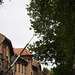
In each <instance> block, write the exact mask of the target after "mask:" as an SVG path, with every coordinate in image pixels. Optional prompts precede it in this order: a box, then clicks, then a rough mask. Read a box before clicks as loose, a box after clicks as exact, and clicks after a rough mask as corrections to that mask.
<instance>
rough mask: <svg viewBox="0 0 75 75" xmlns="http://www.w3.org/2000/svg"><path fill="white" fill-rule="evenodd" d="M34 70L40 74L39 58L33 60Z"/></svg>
mask: <svg viewBox="0 0 75 75" xmlns="http://www.w3.org/2000/svg"><path fill="white" fill-rule="evenodd" d="M32 70H33V75H40V71H41V65H40V64H39V62H38V61H37V60H33V61H32Z"/></svg>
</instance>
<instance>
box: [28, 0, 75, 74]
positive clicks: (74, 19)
mask: <svg viewBox="0 0 75 75" xmlns="http://www.w3.org/2000/svg"><path fill="white" fill-rule="evenodd" d="M27 10H28V12H29V13H28V15H29V16H30V18H31V28H33V29H34V31H35V33H38V34H39V35H40V37H41V39H40V40H39V41H36V42H35V43H33V45H30V47H29V48H30V49H31V50H32V51H34V52H35V53H36V56H37V55H38V57H36V58H38V60H45V61H48V60H49V61H52V60H53V59H55V64H56V65H57V66H58V68H60V70H61V71H60V73H62V70H63V68H65V69H68V71H69V74H68V75H70V72H71V70H72V66H73V62H74V50H75V1H74V0H44V1H43V0H31V2H30V4H29V5H28V8H27ZM62 65H63V66H62ZM58 68H56V69H58ZM64 71H66V70H64ZM57 72H58V71H57ZM66 74H67V73H66V72H64V75H66ZM61 75H63V74H61Z"/></svg>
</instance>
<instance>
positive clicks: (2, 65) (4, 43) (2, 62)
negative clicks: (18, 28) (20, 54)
mask: <svg viewBox="0 0 75 75" xmlns="http://www.w3.org/2000/svg"><path fill="white" fill-rule="evenodd" d="M13 55H14V52H13V48H12V44H11V41H10V40H9V39H8V38H6V37H5V36H4V35H2V34H1V33H0V75H4V74H5V73H6V71H7V70H8V68H9V67H10V65H11V57H12V56H13ZM11 73H12V72H11V71H9V72H8V73H7V75H10V74H11Z"/></svg>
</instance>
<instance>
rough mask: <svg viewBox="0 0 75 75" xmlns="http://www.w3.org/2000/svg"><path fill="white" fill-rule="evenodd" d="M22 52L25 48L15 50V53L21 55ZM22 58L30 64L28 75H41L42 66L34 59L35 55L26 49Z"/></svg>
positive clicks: (27, 69) (27, 70)
mask: <svg viewBox="0 0 75 75" xmlns="http://www.w3.org/2000/svg"><path fill="white" fill-rule="evenodd" d="M22 50H23V48H15V49H14V52H15V54H17V55H19V54H20V52H21V51H22ZM21 57H22V58H23V59H25V60H26V61H27V62H28V65H27V68H26V75H40V71H41V65H40V64H39V63H38V62H37V61H36V60H33V59H32V57H33V54H32V53H31V52H29V51H28V50H27V49H25V50H24V52H23V53H22V55H21Z"/></svg>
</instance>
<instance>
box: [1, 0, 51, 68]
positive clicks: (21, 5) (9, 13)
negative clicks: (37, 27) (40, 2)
mask: <svg viewBox="0 0 75 75" xmlns="http://www.w3.org/2000/svg"><path fill="white" fill-rule="evenodd" d="M29 2H30V0H11V1H10V0H4V4H2V6H1V9H0V33H2V34H3V35H5V36H6V37H7V38H8V39H10V40H11V42H12V45H13V47H14V48H23V47H24V46H25V45H26V44H27V43H28V42H29V40H30V39H31V37H32V36H33V34H34V32H33V30H32V31H31V30H29V27H30V18H29V16H28V15H27V10H26V4H29ZM35 40H37V38H36V37H34V39H33V40H32V41H31V43H33V42H34V41H35ZM42 67H48V69H50V68H51V67H52V66H51V64H49V66H44V65H42Z"/></svg>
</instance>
